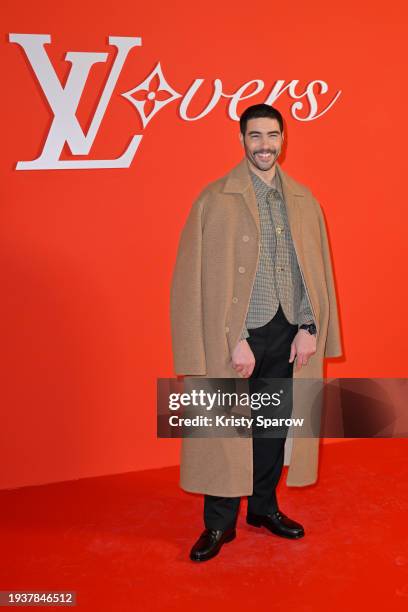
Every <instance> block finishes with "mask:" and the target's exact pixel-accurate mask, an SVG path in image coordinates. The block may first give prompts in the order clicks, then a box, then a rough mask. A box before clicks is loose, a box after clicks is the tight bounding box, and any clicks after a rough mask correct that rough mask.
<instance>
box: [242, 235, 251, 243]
mask: <svg viewBox="0 0 408 612" xmlns="http://www.w3.org/2000/svg"><path fill="white" fill-rule="evenodd" d="M242 240H243V241H244V242H248V240H249V236H247V235H246V234H245V235H244V236H242Z"/></svg>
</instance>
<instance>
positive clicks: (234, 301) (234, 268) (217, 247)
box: [170, 158, 342, 497]
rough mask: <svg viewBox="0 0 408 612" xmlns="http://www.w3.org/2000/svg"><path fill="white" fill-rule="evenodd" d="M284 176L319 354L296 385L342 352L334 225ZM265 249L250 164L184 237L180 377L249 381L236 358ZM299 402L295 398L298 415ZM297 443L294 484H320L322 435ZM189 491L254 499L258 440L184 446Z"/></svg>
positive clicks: (204, 195) (209, 197)
mask: <svg viewBox="0 0 408 612" xmlns="http://www.w3.org/2000/svg"><path fill="white" fill-rule="evenodd" d="M277 172H278V173H279V176H280V178H281V181H282V188H283V193H284V196H285V201H286V206H287V212H288V219H289V225H290V229H291V233H292V238H293V242H294V246H295V250H296V253H297V257H298V262H299V267H300V269H301V272H302V275H303V279H304V283H305V285H306V289H307V292H308V295H309V300H310V303H311V306H312V310H313V313H314V317H315V322H316V326H317V350H316V353H315V354H314V355H313V356H312V357H311V358H310V359H309V362H308V364H307V366H302V368H301V369H300V370H296V369H295V370H294V379H296V378H309V379H319V378H321V377H322V376H323V361H324V358H325V357H337V356H340V355H341V353H342V349H341V339H340V331H339V322H338V311H337V301H336V294H335V286H334V280H333V273H332V266H331V257H330V251H329V243H328V238H327V232H326V226H325V221H324V217H323V213H322V211H321V208H320V205H319V204H318V202H317V201H316V199H315V198H314V197H313V195H312V193H311V191H310V190H309V189H308V188H307V187H305V186H304V185H302V184H300V183H298V182H297V181H295V180H294V179H292V178H291V177H290V176H288V175H287V174H286V173H285V172H283V170H282V169H281V167H280V165H279V164H277ZM259 251H260V227H259V216H258V205H257V201H256V196H255V192H254V189H253V186H252V180H251V176H250V172H249V166H248V162H247V160H246V158H244V159H243V160H242V161H241V162H240V163H239V164H238V165H237V166H235V167H234V168H233V169H232V170H231V171H230V172H229V173H228V174H227V175H226V176H224V177H222V178H220V179H218V180H216V181H214V182H213V183H210V184H209V185H208V186H207V187H206V188H205V189H204V190H203V191H202V192H201V194H200V195H199V197H198V198H197V200H196V201H195V202H194V204H193V206H192V208H191V211H190V214H189V216H188V218H187V221H186V223H185V225H184V228H183V230H182V233H181V237H180V243H179V248H178V253H177V258H176V263H175V268H174V272H173V278H172V284H171V297H170V311H171V313H170V314H171V331H172V345H173V357H174V369H175V372H176V374H177V375H187V376H201V377H207V378H241V375H240V374H239V373H237V372H236V371H235V370H234V369H233V368H232V364H231V352H232V350H233V349H234V347H235V346H236V344H237V342H238V341H239V338H240V335H241V330H242V328H243V326H244V323H245V318H246V313H247V310H248V304H249V300H250V297H251V291H252V286H253V283H254V280H255V274H256V270H257V265H258V257H259ZM306 382H307V381H306ZM295 384H296V383H295ZM301 384H302V383H301ZM295 401H296V399H295V395H294V414H295V412H296V409H295ZM289 443H290V444H291V445H292V447H291V453H290V464H289V470H288V478H287V484H288V485H289V486H304V485H308V484H313V483H314V482H315V481H316V479H317V467H318V450H319V438H294V439H293V440H289V439H288V440H287V442H286V444H287V445H288V444H289ZM180 485H181V487H182V488H183V489H185V490H186V491H190V492H195V493H207V494H209V495H220V496H226V497H235V496H244V495H251V494H252V487H253V485H252V439H251V438H250V437H249V438H238V437H237V438H186V439H183V442H182V451H181V472H180Z"/></svg>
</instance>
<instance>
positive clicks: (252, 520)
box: [246, 510, 305, 539]
mask: <svg viewBox="0 0 408 612" xmlns="http://www.w3.org/2000/svg"><path fill="white" fill-rule="evenodd" d="M246 520H247V523H248V525H253V527H266V529H268V530H269V531H271V532H272V533H274V534H275V535H278V536H281V537H282V538H292V539H295V538H303V536H304V535H305V531H304V529H303V527H302V525H301V524H300V523H296V522H295V521H292V519H290V518H288V517H287V516H286V515H285V514H282V512H280V511H279V510H278V511H277V512H274V513H273V514H265V515H262V514H253V513H252V512H248V514H247V519H246Z"/></svg>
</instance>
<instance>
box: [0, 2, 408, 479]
mask: <svg viewBox="0 0 408 612" xmlns="http://www.w3.org/2000/svg"><path fill="white" fill-rule="evenodd" d="M1 10H2V13H3V14H2V24H3V36H2V49H1V55H2V79H3V93H2V96H1V99H0V104H1V106H2V108H1V117H2V118H3V129H2V146H1V156H2V163H1V173H2V175H1V182H0V184H1V189H2V198H1V221H0V228H1V229H0V231H1V240H0V248H1V294H2V299H1V313H0V321H1V336H0V337H1V360H2V363H1V375H2V384H1V398H0V399H1V406H2V418H1V428H0V465H1V466H2V467H1V475H0V488H7V487H17V486H23V485H29V484H38V483H46V482H53V481H59V480H67V479H74V478H80V477H86V476H94V475H99V474H110V473H118V472H126V471H132V470H138V469H145V468H153V467H160V466H164V465H171V464H175V463H177V462H178V449H179V442H178V441H175V440H157V439H156V425H155V389H156V379H157V377H170V376H173V370H172V358H171V344H170V325H169V286H170V279H171V274H172V269H173V264H174V260H175V254H176V249H177V244H178V239H179V234H180V230H181V228H182V225H183V223H184V221H185V218H186V216H187V214H188V211H189V208H190V206H191V203H192V201H193V199H194V198H195V197H196V196H197V195H198V193H199V192H200V191H201V189H202V188H203V186H204V185H205V184H207V183H208V182H209V181H211V180H213V179H215V178H217V177H219V176H221V175H223V174H225V173H226V172H228V171H229V170H230V169H231V167H232V166H233V165H235V164H236V163H237V162H238V161H239V160H240V159H241V157H242V149H241V147H240V144H239V140H238V123H237V122H235V121H232V120H231V119H229V118H228V116H227V112H226V109H227V103H228V100H226V99H225V98H223V99H221V100H220V102H219V103H218V104H217V106H216V107H215V109H214V110H213V111H212V112H211V113H210V114H208V115H207V116H206V117H204V118H203V119H200V120H199V121H191V122H187V121H182V120H181V119H180V118H179V116H178V114H177V109H178V101H175V102H172V103H171V104H169V105H168V106H166V107H165V108H164V109H162V110H161V111H160V112H159V113H158V114H157V115H156V116H155V117H154V118H153V119H152V120H151V122H150V123H149V124H148V125H147V127H146V128H145V129H142V126H141V122H140V120H139V117H138V114H137V112H136V110H135V109H134V108H133V107H132V106H131V104H130V103H129V102H128V101H127V100H125V99H124V98H123V97H122V96H121V95H120V94H121V93H122V92H125V91H128V90H129V89H132V88H133V87H135V86H136V85H137V84H139V83H140V82H142V81H143V80H144V79H145V78H146V76H147V75H148V74H150V72H151V71H152V70H153V68H154V67H155V65H156V63H157V62H158V61H160V62H161V65H162V68H163V72H164V75H165V77H166V79H167V81H168V83H169V84H170V85H171V86H172V87H173V88H174V89H176V90H177V91H179V92H180V93H183V92H186V91H187V89H188V88H189V87H190V85H191V84H192V82H193V80H194V79H196V78H203V79H205V84H204V85H203V87H202V91H201V93H200V95H198V96H197V97H196V100H195V103H194V104H193V105H192V106H191V108H190V113H194V114H196V113H199V112H200V110H201V109H202V108H203V106H204V105H205V104H206V102H207V101H208V99H209V97H210V94H211V92H212V82H213V80H214V79H215V78H220V79H221V80H222V82H223V86H224V91H227V92H228V93H232V92H234V91H236V90H237V89H238V88H239V87H240V86H241V85H243V84H244V83H245V82H247V81H250V80H252V79H256V78H259V79H263V80H264V82H265V89H264V91H263V92H262V93H260V94H258V95H257V96H255V97H253V98H250V99H249V100H246V101H244V102H242V103H241V104H240V105H239V106H238V112H242V110H243V109H244V108H245V107H246V106H247V105H249V104H252V103H257V102H263V101H264V100H265V98H266V94H267V93H268V92H269V91H270V89H271V88H272V87H273V85H274V83H275V81H276V80H278V79H284V80H285V83H286V84H287V83H289V81H291V80H292V79H299V81H300V83H299V88H301V87H302V84H303V86H305V85H306V84H307V83H308V82H309V81H311V80H314V79H322V80H325V81H326V82H327V83H328V85H329V93H328V94H326V95H325V96H322V97H321V100H322V103H321V105H320V110H321V109H323V108H324V107H325V106H326V105H327V104H328V103H329V101H330V100H331V99H332V98H333V96H334V95H335V93H336V92H337V91H338V90H341V91H342V94H341V96H340V98H339V99H338V101H337V102H336V103H335V104H334V106H333V107H332V108H331V109H330V110H329V111H328V112H327V113H326V114H324V115H323V117H321V118H319V119H316V120H314V121H309V122H301V121H296V120H295V119H293V118H292V117H291V115H290V106H291V105H292V104H293V102H294V100H292V99H290V98H289V96H288V95H287V94H283V95H282V96H281V97H280V98H279V99H278V100H277V102H276V103H275V105H276V106H277V108H279V109H280V110H281V112H282V113H283V114H284V116H285V119H286V129H287V134H286V139H287V144H288V146H287V149H286V151H285V154H284V156H283V158H282V159H281V163H282V166H283V168H284V170H285V171H286V172H288V173H289V174H290V175H292V176H293V177H294V178H296V179H297V180H299V181H300V182H303V183H305V184H307V185H308V186H309V187H310V188H311V189H312V191H313V192H314V194H315V195H316V197H317V198H318V200H319V201H320V203H321V205H322V207H323V209H324V211H325V216H326V220H327V223H328V227H329V234H330V239H331V246H332V251H333V255H334V267H335V273H336V280H337V287H338V294H339V305H340V313H341V323H342V332H343V342H344V348H345V356H344V358H342V359H338V360H331V361H329V362H328V368H327V372H326V374H327V375H329V376H335V377H337V376H353V377H359V376H371V377H404V376H407V367H406V361H405V357H406V348H405V347H406V337H407V333H406V332H407V315H406V313H407V307H406V304H407V292H406V288H405V281H404V279H405V264H406V255H407V249H406V244H407V238H406V227H407V212H406V211H407V208H406V195H405V189H404V187H405V183H406V169H405V165H406V142H407V134H406V121H405V112H406V110H405V101H406V99H407V85H406V79H405V67H406V53H405V48H406V26H407V14H406V10H407V9H406V6H405V3H404V2H402V1H400V2H387V3H386V5H384V3H380V2H368V1H367V2H363V3H358V2H350V1H347V2H341V3H337V5H336V6H333V5H332V3H328V2H322V1H318V0H314V1H313V0H312V1H310V2H307V3H305V2H291V3H289V4H288V3H283V2H280V3H273V2H270V1H268V2H266V1H258V2H257V1H254V2H250V3H248V2H242V1H237V2H224V3H222V2H213V1H210V2H206V3H202V4H192V3H191V2H187V1H182V2H168V3H162V2H160V3H143V5H142V4H139V3H135V2H133V1H130V0H120V1H118V2H115V3H114V2H107V1H105V0H102V1H94V0H82V1H81V2H78V1H77V0H75V1H72V2H70V3H68V4H65V3H55V2H51V1H50V0H47V1H42V2H41V1H38V2H27V1H26V2H19V3H15V2H2V3H1ZM10 32H16V33H40V34H50V35H51V37H52V43H51V44H50V45H46V49H47V52H48V55H49V57H50V59H51V60H52V62H53V65H54V68H55V70H56V71H57V73H58V76H59V78H60V79H61V81H62V82H65V79H66V77H67V75H68V72H69V68H70V64H69V63H67V62H65V61H64V56H65V53H66V52H67V51H99V52H108V53H109V59H108V61H107V62H106V63H100V64H96V65H95V66H94V67H93V68H92V70H91V74H90V77H89V79H88V81H87V85H86V88H85V91H84V95H83V97H82V99H81V102H80V106H79V110H78V118H79V120H80V121H81V125H82V126H83V128H84V129H86V128H87V126H88V125H89V121H90V118H91V117H92V114H93V112H94V111H95V106H96V103H97V101H98V99H99V96H100V94H101V90H102V87H103V85H104V83H105V80H106V77H107V74H108V72H109V69H110V66H111V65H112V61H113V58H114V55H115V49H114V47H111V46H109V45H108V36H109V35H115V36H119V35H120V36H140V37H141V38H142V47H136V48H135V49H133V50H132V51H131V52H130V54H129V56H128V58H127V60H126V62H125V65H124V67H123V69H122V72H121V74H120V77H119V80H118V82H117V84H116V87H115V90H114V93H113V95H112V98H111V101H110V103H109V106H108V109H107V112H106V114H105V117H104V119H103V122H102V124H101V127H100V130H99V132H98V135H97V138H96V140H95V143H94V146H93V148H92V150H91V154H90V156H89V157H90V158H96V159H99V158H114V157H117V156H119V155H121V154H122V153H123V151H124V150H125V148H126V147H127V145H128V143H129V141H130V138H131V137H132V136H133V135H134V134H143V140H142V142H141V144H140V146H139V149H138V151H137V153H136V155H135V158H134V160H133V163H132V164H131V166H130V167H129V168H128V169H108V170H63V171H56V170H48V171H16V170H15V165H16V162H17V161H18V160H30V159H34V158H35V157H37V156H38V155H39V154H40V152H41V150H42V147H43V145H44V142H45V138H46V136H47V133H48V129H49V126H50V121H51V119H52V112H51V110H50V108H49V106H48V103H47V101H46V99H45V97H44V94H43V93H42V90H41V88H40V86H39V84H38V83H37V80H36V78H35V76H34V73H33V71H32V69H31V67H30V65H29V63H28V61H27V59H26V57H25V54H24V53H23V51H22V49H21V47H19V46H18V45H17V44H12V43H10V42H8V34H9V33H10ZM306 112H307V111H306ZM299 114H302V113H301V112H300V113H299ZM304 114H306V113H304ZM63 158H64V159H72V156H71V155H70V151H69V149H67V148H66V150H64V153H63Z"/></svg>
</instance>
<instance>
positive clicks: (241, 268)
mask: <svg viewBox="0 0 408 612" xmlns="http://www.w3.org/2000/svg"><path fill="white" fill-rule="evenodd" d="M238 272H239V273H240V274H243V273H244V272H245V268H244V266H239V268H238Z"/></svg>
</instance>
